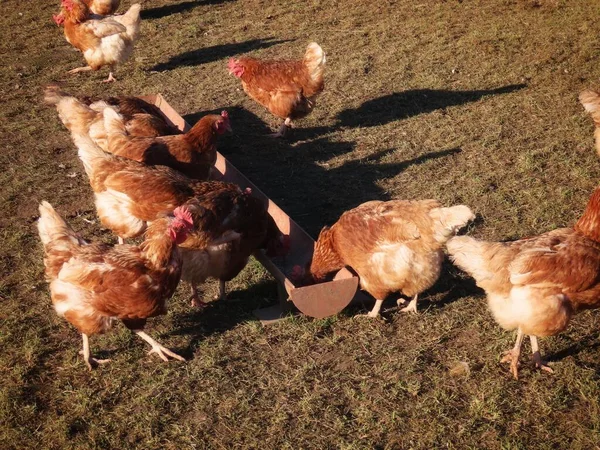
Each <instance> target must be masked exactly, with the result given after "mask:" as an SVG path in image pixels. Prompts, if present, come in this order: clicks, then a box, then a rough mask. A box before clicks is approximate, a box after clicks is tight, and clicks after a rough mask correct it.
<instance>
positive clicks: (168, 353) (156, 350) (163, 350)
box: [132, 330, 185, 361]
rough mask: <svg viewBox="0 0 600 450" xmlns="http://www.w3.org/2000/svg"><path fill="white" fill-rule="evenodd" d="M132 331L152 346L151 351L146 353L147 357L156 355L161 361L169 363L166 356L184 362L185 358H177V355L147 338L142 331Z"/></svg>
mask: <svg viewBox="0 0 600 450" xmlns="http://www.w3.org/2000/svg"><path fill="white" fill-rule="evenodd" d="M132 331H133V332H134V333H135V334H137V335H138V336H139V337H141V338H142V339H143V340H145V341H146V342H147V343H148V344H150V345H151V346H152V349H151V350H150V351H149V352H148V354H149V355H150V354H152V353H156V354H157V355H158V356H159V357H160V359H162V360H163V361H169V358H168V356H170V357H171V358H174V359H177V360H179V361H185V358H184V357H183V356H179V355H178V354H177V353H174V352H172V351H171V350H169V349H168V348H166V347H163V346H162V345H160V344H159V343H158V342H156V341H155V340H154V339H152V338H151V337H150V336H148V335H147V334H146V333H144V332H143V331H142V330H132Z"/></svg>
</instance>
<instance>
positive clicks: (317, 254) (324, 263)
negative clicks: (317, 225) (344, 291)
mask: <svg viewBox="0 0 600 450" xmlns="http://www.w3.org/2000/svg"><path fill="white" fill-rule="evenodd" d="M342 267H344V262H343V261H342V260H341V258H340V255H339V254H338V253H337V251H336V250H335V244H334V237H333V228H327V229H323V231H321V234H319V239H317V242H316V243H315V251H314V253H313V258H312V261H311V263H310V273H311V275H312V276H313V277H314V278H315V279H316V280H317V281H318V280H321V279H323V278H324V277H325V276H326V275H327V274H329V273H331V272H333V271H335V270H339V269H341V268H342Z"/></svg>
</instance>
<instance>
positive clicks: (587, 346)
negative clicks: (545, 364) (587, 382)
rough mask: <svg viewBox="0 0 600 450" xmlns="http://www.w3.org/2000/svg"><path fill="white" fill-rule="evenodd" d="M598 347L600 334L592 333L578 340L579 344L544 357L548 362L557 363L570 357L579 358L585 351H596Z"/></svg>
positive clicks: (576, 343) (599, 372) (599, 345)
mask: <svg viewBox="0 0 600 450" xmlns="http://www.w3.org/2000/svg"><path fill="white" fill-rule="evenodd" d="M598 347H600V341H599V340H598V333H591V334H588V335H587V336H584V337H583V338H581V339H578V340H577V342H575V343H574V344H572V345H570V346H568V347H567V348H564V349H562V350H559V351H557V352H555V353H547V354H545V355H544V357H545V359H546V360H547V361H551V362H556V361H560V360H562V359H564V358H567V357H569V356H577V355H578V354H579V353H581V352H582V351H583V350H594V349H596V348H598ZM598 368H600V366H598ZM596 372H598V374H600V370H596Z"/></svg>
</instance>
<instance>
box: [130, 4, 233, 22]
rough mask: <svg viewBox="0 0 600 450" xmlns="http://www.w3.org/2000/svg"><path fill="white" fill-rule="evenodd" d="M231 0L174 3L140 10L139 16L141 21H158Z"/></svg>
mask: <svg viewBox="0 0 600 450" xmlns="http://www.w3.org/2000/svg"><path fill="white" fill-rule="evenodd" d="M229 1H232V0H191V1H187V2H181V3H176V4H174V5H164V6H158V7H156V8H148V9H142V11H141V13H140V16H141V17H142V19H143V20H148V19H160V18H162V17H167V16H170V15H171V14H177V13H181V12H185V11H191V10H192V9H194V8H197V7H198V6H205V5H218V4H220V3H225V2H229Z"/></svg>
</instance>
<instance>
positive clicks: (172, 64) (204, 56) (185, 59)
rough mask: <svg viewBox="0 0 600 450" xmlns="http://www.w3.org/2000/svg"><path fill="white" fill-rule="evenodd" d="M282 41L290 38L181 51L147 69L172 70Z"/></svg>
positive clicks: (257, 40) (281, 42)
mask: <svg viewBox="0 0 600 450" xmlns="http://www.w3.org/2000/svg"><path fill="white" fill-rule="evenodd" d="M284 42H290V39H274V38H265V39H252V40H249V41H245V42H239V43H236V44H221V45H213V46H211V47H205V48H199V49H196V50H191V51H189V52H184V53H181V54H179V55H176V56H172V57H171V58H170V59H169V60H168V61H166V62H163V63H158V64H156V65H155V66H153V67H151V68H150V69H148V70H150V71H154V72H162V71H165V70H172V69H175V68H177V67H192V66H198V65H200V64H205V63H209V62H213V61H218V60H221V59H224V58H227V57H230V56H235V55H239V54H242V53H248V52H250V51H253V50H258V49H261V48H268V47H272V46H273V45H278V44H283V43H284Z"/></svg>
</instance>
